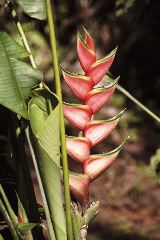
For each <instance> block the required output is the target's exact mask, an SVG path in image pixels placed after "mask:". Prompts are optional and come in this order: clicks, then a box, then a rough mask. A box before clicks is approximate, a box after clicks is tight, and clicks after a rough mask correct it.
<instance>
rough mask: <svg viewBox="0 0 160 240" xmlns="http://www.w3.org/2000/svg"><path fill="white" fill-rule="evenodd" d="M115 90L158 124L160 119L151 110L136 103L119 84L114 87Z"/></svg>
mask: <svg viewBox="0 0 160 240" xmlns="http://www.w3.org/2000/svg"><path fill="white" fill-rule="evenodd" d="M116 88H117V89H118V90H119V91H120V92H122V93H123V94H124V95H125V96H126V97H128V98H129V99H131V100H132V102H134V103H135V104H136V105H137V106H138V107H140V108H141V109H142V110H143V111H145V112H146V113H148V114H149V115H150V116H151V117H152V118H154V120H156V121H157V122H158V123H160V118H159V117H158V116H157V115H156V114H154V113H153V112H152V111H151V110H149V109H148V108H147V107H145V106H144V105H143V104H142V103H141V102H140V101H138V100H137V99H136V98H135V97H133V96H132V95H131V94H130V93H129V92H128V91H127V90H126V89H124V88H123V87H122V86H120V85H119V84H117V85H116Z"/></svg>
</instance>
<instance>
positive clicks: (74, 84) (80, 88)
mask: <svg viewBox="0 0 160 240" xmlns="http://www.w3.org/2000/svg"><path fill="white" fill-rule="evenodd" d="M62 73H63V77H64V79H65V81H66V83H67V84H68V86H69V87H70V89H71V90H72V92H73V93H74V94H75V95H76V96H77V97H78V98H80V99H81V100H84V99H85V97H86V96H87V94H88V92H90V91H91V90H92V88H93V86H94V83H93V81H92V80H91V78H90V77H87V76H85V75H82V74H75V73H71V72H69V71H66V70H65V69H63V68H62Z"/></svg>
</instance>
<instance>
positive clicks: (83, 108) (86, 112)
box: [63, 103, 93, 130]
mask: <svg viewBox="0 0 160 240" xmlns="http://www.w3.org/2000/svg"><path fill="white" fill-rule="evenodd" d="M63 111H64V116H65V118H66V119H67V120H68V121H69V122H70V123H71V124H73V126H75V127H77V128H80V129H82V130H83V129H84V128H85V126H86V124H87V123H88V122H89V121H90V120H91V116H92V114H93V112H92V109H91V108H90V107H89V106H88V105H82V104H69V103H64V104H63Z"/></svg>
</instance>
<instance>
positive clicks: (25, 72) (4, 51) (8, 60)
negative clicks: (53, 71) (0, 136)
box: [0, 32, 43, 119]
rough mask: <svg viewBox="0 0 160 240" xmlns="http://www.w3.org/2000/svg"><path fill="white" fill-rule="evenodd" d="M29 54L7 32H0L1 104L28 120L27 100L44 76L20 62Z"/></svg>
mask: <svg viewBox="0 0 160 240" xmlns="http://www.w3.org/2000/svg"><path fill="white" fill-rule="evenodd" d="M27 56H28V52H27V51H26V50H25V49H24V48H22V47H21V46H20V45H19V44H18V43H16V42H15V41H14V40H12V38H11V37H10V36H9V35H8V34H7V33H5V32H0V73H1V74H0V86H1V87H0V104H2V105H3V106H5V107H7V108H9V109H10V110H12V111H13V112H16V113H18V114H19V115H21V116H22V117H24V118H26V119H28V113H27V106H26V103H25V101H26V99H27V97H28V96H29V95H30V94H31V89H32V87H34V86H35V85H37V84H38V83H40V81H42V78H43V75H42V73H41V72H40V71H39V70H37V69H33V68H32V67H31V66H29V65H28V64H26V63H24V62H22V61H20V60H18V59H23V58H24V57H27Z"/></svg>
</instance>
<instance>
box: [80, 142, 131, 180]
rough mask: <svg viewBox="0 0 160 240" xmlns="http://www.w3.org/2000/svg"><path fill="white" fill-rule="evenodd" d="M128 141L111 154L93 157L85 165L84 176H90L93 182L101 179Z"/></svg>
mask: <svg viewBox="0 0 160 240" xmlns="http://www.w3.org/2000/svg"><path fill="white" fill-rule="evenodd" d="M127 139H128V138H127ZM127 139H126V140H125V141H124V142H123V143H122V144H121V145H120V146H119V147H118V148H116V149H115V150H113V151H111V152H108V153H104V154H96V155H91V156H90V157H89V158H88V160H86V161H85V162H84V164H83V171H84V174H86V175H88V176H89V177H90V179H91V180H92V181H93V180H95V179H96V178H97V177H99V176H100V175H101V174H102V173H103V172H104V171H105V170H106V169H107V168H108V167H109V166H110V165H111V164H112V163H113V161H114V160H115V159H116V157H117V155H118V154H119V152H120V150H121V149H122V147H123V145H124V144H125V142H126V141H127Z"/></svg>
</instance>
